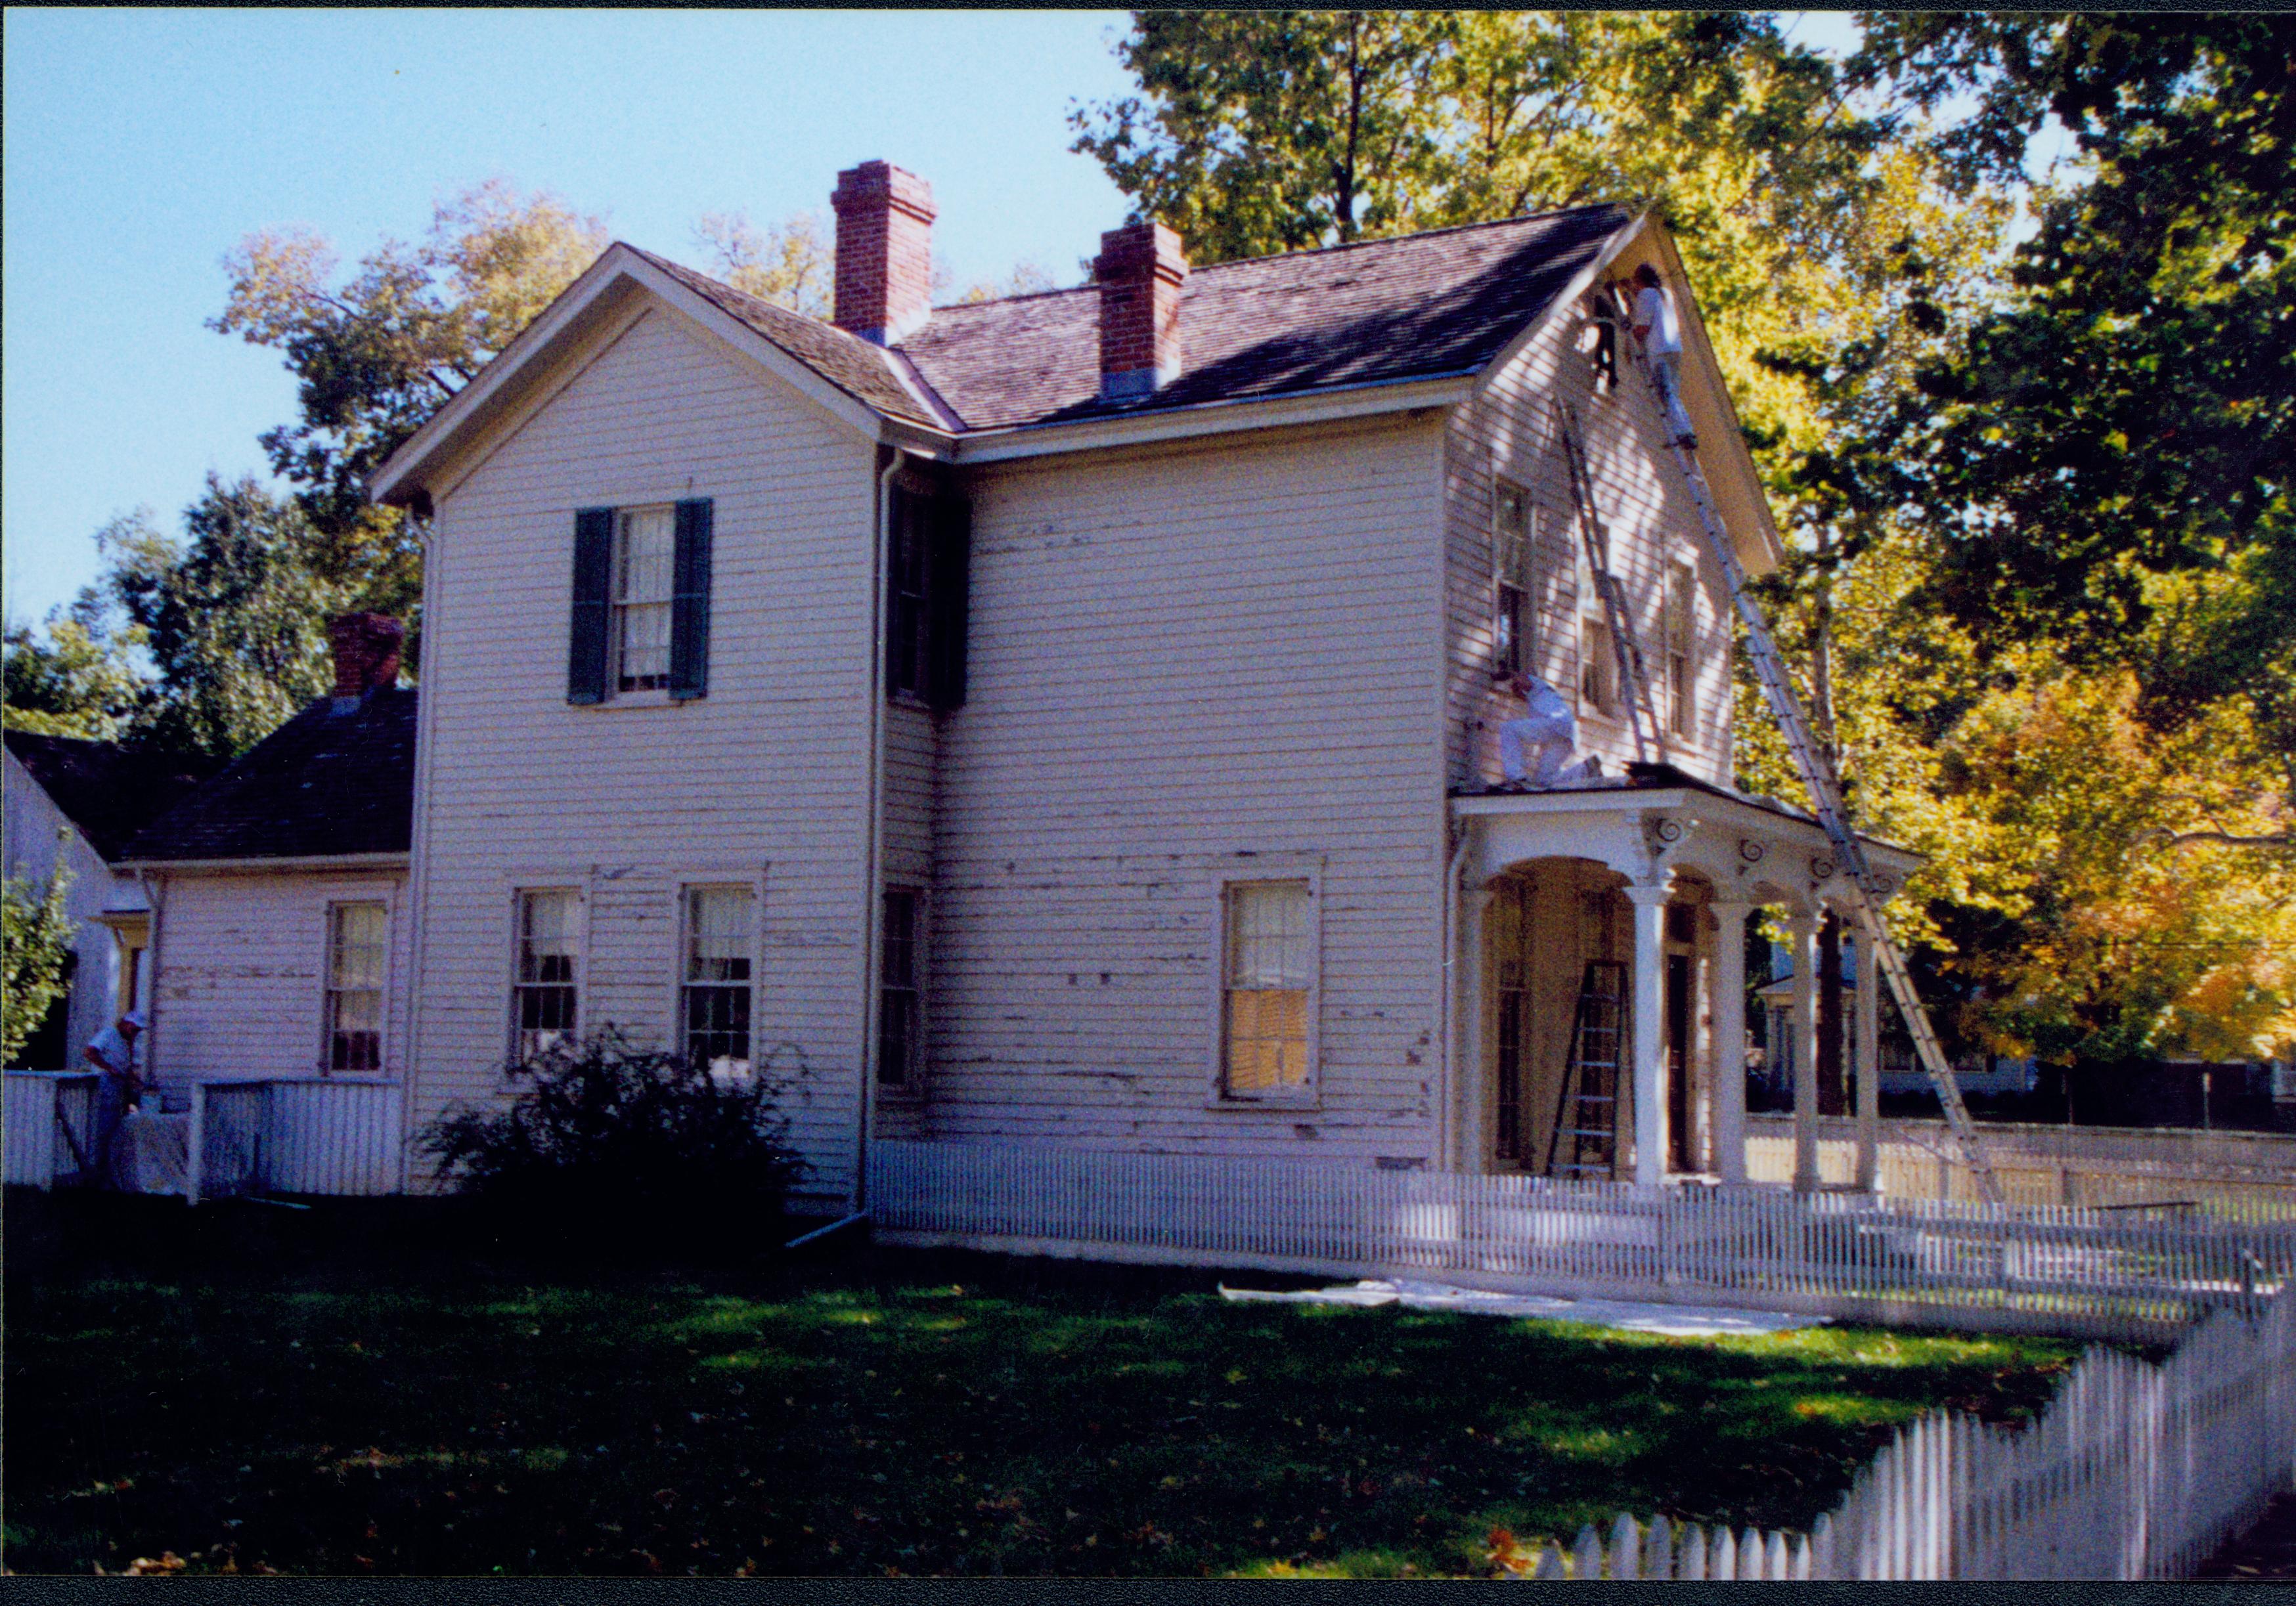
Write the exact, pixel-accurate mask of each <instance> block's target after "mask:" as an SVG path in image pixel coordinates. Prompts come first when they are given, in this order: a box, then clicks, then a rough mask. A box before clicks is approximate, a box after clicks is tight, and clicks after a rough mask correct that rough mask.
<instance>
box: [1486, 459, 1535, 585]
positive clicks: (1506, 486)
mask: <svg viewBox="0 0 2296 1606" xmlns="http://www.w3.org/2000/svg"><path fill="white" fill-rule="evenodd" d="M1491 551H1492V558H1493V562H1494V565H1495V567H1496V568H1497V570H1498V575H1499V578H1501V579H1503V580H1505V581H1507V582H1509V583H1510V584H1513V585H1515V586H1529V581H1530V559H1531V502H1530V493H1529V491H1527V490H1525V489H1524V488H1522V487H1521V486H1519V485H1516V484H1513V482H1511V481H1509V480H1505V479H1502V480H1500V481H1499V482H1498V486H1497V489H1496V490H1495V491H1494V492H1493V494H1492V497H1491Z"/></svg>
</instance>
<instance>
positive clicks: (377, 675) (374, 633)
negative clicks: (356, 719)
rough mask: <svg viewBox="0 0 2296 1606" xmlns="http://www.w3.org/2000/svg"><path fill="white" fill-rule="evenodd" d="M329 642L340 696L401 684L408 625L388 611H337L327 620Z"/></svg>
mask: <svg viewBox="0 0 2296 1606" xmlns="http://www.w3.org/2000/svg"><path fill="white" fill-rule="evenodd" d="M327 643H328V645H330V646H332V648H333V649H334V651H335V696H336V697H337V698H338V699H343V698H350V699H357V698H361V697H365V695H366V694H367V693H368V692H372V691H373V690H374V689H375V688H376V687H378V686H390V685H396V684H398V655H399V651H400V649H402V648H403V647H404V646H405V645H406V626H404V625H402V624H400V623H399V622H398V620H397V619H393V618H391V617H390V616H389V614H387V613H341V614H337V615H336V616H335V617H334V618H333V619H329V620H328V621H327Z"/></svg>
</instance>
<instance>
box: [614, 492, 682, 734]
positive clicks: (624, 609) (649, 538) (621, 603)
mask: <svg viewBox="0 0 2296 1606" xmlns="http://www.w3.org/2000/svg"><path fill="white" fill-rule="evenodd" d="M676 558H677V515H676V510H675V509H673V508H668V507H637V508H629V509H627V510H625V511H624V512H623V513H622V514H621V517H620V518H619V520H617V528H616V529H615V531H614V603H613V619H612V643H613V653H614V671H613V672H614V687H615V689H616V690H617V691H622V692H644V691H652V690H653V689H654V688H656V687H660V686H667V685H668V684H669V638H670V619H671V612H672V609H673V604H674V603H675V602H676V585H675V580H676Z"/></svg>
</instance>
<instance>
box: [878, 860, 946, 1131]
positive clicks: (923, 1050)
mask: <svg viewBox="0 0 2296 1606" xmlns="http://www.w3.org/2000/svg"><path fill="white" fill-rule="evenodd" d="M895 897H906V898H907V899H908V900H909V937H908V948H909V979H908V982H907V985H906V987H903V988H901V989H898V990H900V991H904V992H906V994H907V995H908V997H909V999H910V1005H909V1010H908V1016H909V1033H908V1038H907V1042H908V1056H907V1061H906V1063H905V1064H904V1065H903V1066H902V1068H901V1069H902V1077H901V1079H900V1080H898V1081H887V1080H886V1079H885V1001H886V997H887V995H888V994H890V993H891V992H893V991H895V990H896V989H895V988H893V987H891V985H890V983H889V982H888V981H887V980H886V976H885V970H886V958H887V955H888V954H889V952H890V942H889V941H888V935H889V934H888V932H887V930H886V926H885V917H886V914H887V913H888V912H889V911H890V907H891V903H890V900H891V899H893V898H895ZM875 935H876V948H877V977H876V985H877V997H876V1040H875V1041H874V1042H873V1044H871V1045H870V1055H869V1058H870V1076H871V1078H872V1081H873V1086H874V1088H875V1093H876V1096H877V1097H878V1098H880V1099H889V1100H892V1101H895V1102H902V1101H908V1102H914V1101H916V1100H920V1099H922V1098H923V1097H924V1094H925V1081H926V1077H927V1075H928V1073H929V1072H930V1071H931V1055H930V1053H927V1049H928V1047H929V1046H930V1044H931V1037H930V1035H929V1022H930V1016H931V1006H930V1003H929V1000H930V996H931V994H930V990H929V989H930V987H931V953H932V899H931V896H930V893H929V891H928V889H926V888H924V887H922V886H921V885H919V884H917V883H915V882H913V881H885V882H883V883H882V884H881V885H880V886H879V888H878V889H877V930H876V934H875Z"/></svg>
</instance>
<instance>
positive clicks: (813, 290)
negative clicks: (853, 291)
mask: <svg viewBox="0 0 2296 1606" xmlns="http://www.w3.org/2000/svg"><path fill="white" fill-rule="evenodd" d="M834 239H835V234H834V231H833V229H832V226H831V225H828V224H826V223H824V221H823V219H822V217H821V215H820V214H819V213H817V212H799V213H798V214H797V215H796V216H794V217H791V218H790V219H789V220H788V221H787V222H786V223H783V224H780V225H775V226H771V227H767V228H763V229H761V228H758V226H757V225H754V224H752V223H751V222H750V217H749V214H748V213H746V212H709V213H705V214H703V216H702V218H701V222H700V223H697V224H696V225H694V226H693V242H694V244H695V245H696V246H697V247H699V248H700V249H701V250H702V252H703V253H704V255H705V256H706V257H707V258H708V260H709V267H710V270H711V272H713V273H714V274H716V275H717V277H718V278H720V279H723V280H724V281H725V282H726V283H728V284H730V285H732V286H733V287H734V289H735V290H740V291H748V292H749V293H750V294H751V295H753V296H756V297H757V298H758V299H760V300H765V301H771V302H772V303H774V305H775V306H776V307H788V308H789V309H790V310H791V312H801V313H803V314H804V315H806V316H807V317H809V318H821V319H824V320H826V319H827V318H828V317H829V316H830V315H831V313H832V311H833V310H834V305H833V304H834V301H835V299H836V289H837V253H836V247H835V245H834V243H833V242H834Z"/></svg>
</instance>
